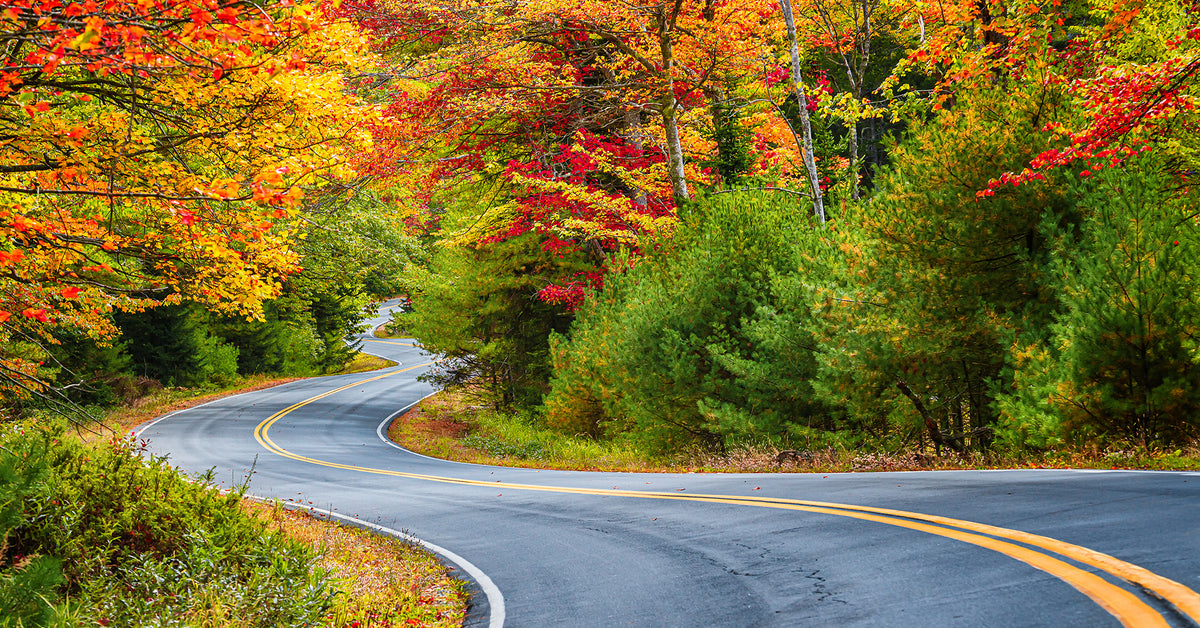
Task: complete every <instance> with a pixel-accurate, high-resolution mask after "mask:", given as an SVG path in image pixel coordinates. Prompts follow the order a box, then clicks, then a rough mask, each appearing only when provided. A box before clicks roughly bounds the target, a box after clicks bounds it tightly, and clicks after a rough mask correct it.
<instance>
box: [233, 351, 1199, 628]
mask: <svg viewBox="0 0 1200 628" xmlns="http://www.w3.org/2000/svg"><path fill="white" fill-rule="evenodd" d="M430 364H433V362H427V363H424V364H418V365H415V366H410V367H408V368H404V369H400V370H396V371H391V372H388V373H385V374H383V375H378V376H375V377H371V378H368V379H364V380H359V381H357V382H353V383H350V384H347V385H345V386H341V387H339V388H335V389H333V390H330V391H327V392H325V393H322V394H320V395H316V396H314V397H311V398H309V399H305V400H303V401H300V402H297V403H294V404H292V405H290V406H288V407H287V408H284V409H283V410H280V411H278V412H276V413H275V414H272V415H271V416H269V417H267V418H266V419H264V420H263V421H261V422H260V423H259V424H258V425H257V426H256V427H255V429H254V438H255V439H256V440H257V441H258V442H259V444H261V445H262V446H263V447H265V448H266V449H267V450H268V451H271V452H272V453H275V454H277V455H280V456H283V457H285V458H289V459H292V460H296V461H299V462H305V463H309V464H314V465H320V466H325V467H331V468H337V469H343V470H349V471H356V472H362V473H371V474H375V475H387V476H392V477H401V478H407V479H415V480H423V481H429V482H439V483H445V484H458V485H465V486H480V487H488V488H489V489H494V488H504V489H510V490H523V491H536V492H549V493H565V494H576V495H599V496H611V497H634V498H639V499H659V500H676V501H702V502H711V503H725V504H732V505H741V506H751V507H758V508H777V509H786V510H797V511H805V512H813V513H819V514H827V515H834V516H840V517H848V518H853V519H859V520H864V521H873V522H877V523H883V524H887V525H893V526H897V527H902V528H908V529H911V530H916V531H920V532H925V533H928V534H933V535H937V536H942V537H945V538H950V539H954V540H957V541H960V542H964V543H968V544H972V545H976V546H978V547H982V548H985V549H990V550H992V551H996V552H999V553H1001V554H1004V555H1006V556H1009V557H1010V558H1013V559H1016V560H1019V561H1021V562H1024V563H1026V564H1028V565H1030V566H1032V567H1034V568H1036V569H1038V570H1041V571H1044V572H1046V573H1049V574H1050V575H1053V576H1055V577H1056V578H1059V579H1060V580H1063V581H1064V582H1066V583H1067V584H1070V585H1071V586H1072V587H1074V588H1075V589H1076V590H1078V591H1080V592H1081V593H1083V594H1084V595H1086V596H1088V597H1089V598H1091V599H1092V601H1094V602H1095V603H1096V604H1098V605H1099V606H1100V607H1101V608H1103V609H1104V610H1106V611H1108V612H1109V613H1110V614H1112V615H1113V616H1114V617H1116V618H1117V619H1118V620H1119V621H1120V622H1121V623H1122V624H1123V625H1125V626H1167V625H1168V624H1167V622H1166V620H1165V619H1164V618H1163V616H1162V615H1161V614H1160V613H1158V612H1157V611H1155V610H1154V609H1153V608H1152V607H1150V606H1149V605H1148V604H1146V603H1145V602H1143V601H1141V600H1140V599H1138V597H1137V596H1136V595H1134V594H1133V593H1131V592H1129V591H1127V590H1125V589H1123V588H1121V587H1119V586H1117V585H1115V584H1112V583H1111V582H1109V581H1107V580H1105V579H1104V578H1102V577H1100V576H1098V575H1096V574H1094V573H1091V572H1088V571H1085V570H1083V569H1080V568H1078V567H1075V566H1073V565H1071V564H1069V563H1066V562H1064V561H1062V560H1060V559H1058V558H1055V557H1054V556H1051V555H1049V554H1045V553H1042V552H1039V551H1036V550H1033V549H1030V548H1029V547H1025V546H1023V545H1017V544H1015V543H1010V542H1008V541H1005V540H1000V539H1001V538H1003V539H1008V540H1009V541H1017V542H1020V543H1024V544H1026V545H1031V546H1034V547H1038V548H1041V549H1044V550H1047V551H1049V552H1053V553H1055V554H1059V555H1060V556H1063V557H1066V558H1070V559H1072V560H1076V561H1078V562H1080V563H1083V564H1086V565H1089V566H1092V567H1095V568H1097V569H1100V570H1102V571H1104V572H1106V573H1108V574H1110V575H1113V576H1116V577H1117V578H1119V579H1121V580H1123V581H1125V582H1127V583H1130V584H1133V585H1135V586H1138V587H1142V588H1144V589H1147V590H1149V591H1151V592H1152V593H1153V594H1155V595H1156V596H1158V597H1159V598H1161V599H1163V600H1165V601H1167V602H1169V603H1170V604H1172V605H1173V606H1174V607H1175V608H1176V609H1177V610H1179V611H1180V612H1181V613H1183V614H1184V615H1186V616H1187V617H1189V618H1190V619H1191V620H1192V621H1195V622H1197V623H1200V594H1197V593H1196V592H1195V591H1193V590H1191V589H1190V588H1188V587H1186V586H1184V585H1182V584H1180V583H1178V582H1175V581H1173V580H1170V579H1168V578H1164V577H1162V576H1159V575H1158V574H1155V573H1153V572H1151V571H1149V570H1148V569H1145V568H1143V567H1140V566H1137V565H1134V564H1132V563H1128V562H1126V561H1122V560H1120V559H1118V558H1116V557H1113V556H1110V555H1108V554H1104V553H1101V552H1097V551H1095V550H1092V549H1089V548H1086V547H1082V546H1078V545H1074V544H1071V543H1066V542H1064V541H1059V540H1057V539H1052V538H1050V537H1045V536H1040V535H1036V534H1032V533H1027V532H1022V531H1019V530H1012V529H1009V528H1001V527H998V526H992V525H988V524H982V523H976V522H973V521H965V520H960V519H953V518H949V517H941V516H938V515H926V514H923V513H915V512H908V511H903V510H895V509H888V508H873V507H870V506H856V505H851V504H838V503H833V502H821V501H808V500H794V499H786V498H769V497H749V496H740V495H710V494H690V495H689V494H679V493H660V492H656V491H629V490H617V489H584V488H575V487H564V486H544V485H536V484H518V483H509V482H487V481H482V480H469V479H465V478H454V477H447V476H436V475H428V474H421V473H409V472H405V471H394V470H390V469H376V468H372V467H363V466H359V465H348V464H342V463H337V462H332V461H328V460H320V459H316V458H311V457H308V456H303V455H300V454H296V453H293V452H291V451H288V450H286V449H284V448H283V447H280V446H279V445H278V444H276V443H275V442H274V441H273V440H272V439H271V437H270V435H269V431H270V428H271V427H272V426H273V425H274V424H275V423H276V422H277V421H279V420H280V419H282V418H283V417H284V416H286V415H287V414H289V413H291V412H293V411H295V410H297V409H299V408H301V407H303V406H305V405H308V404H309V403H312V402H314V401H317V400H319V399H323V398H325V397H328V396H330V395H333V394H336V393H338V392H341V391H343V390H347V389H349V388H353V387H355V386H358V385H361V384H365V383H368V382H373V381H377V380H380V379H384V378H387V377H391V376H394V375H398V374H400V373H404V372H407V371H411V370H414V369H418V368H422V367H425V366H429V365H430ZM944 526H945V527H944ZM994 537H1000V538H994Z"/></svg>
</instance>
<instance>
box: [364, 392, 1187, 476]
mask: <svg viewBox="0 0 1200 628" xmlns="http://www.w3.org/2000/svg"><path fill="white" fill-rule="evenodd" d="M477 402H478V400H477V399H475V398H472V397H470V396H469V395H467V394H465V393H464V392H462V391H457V392H455V391H447V392H441V393H438V394H436V395H434V396H432V397H430V398H428V399H426V400H424V401H422V402H421V403H420V404H418V405H417V406H416V407H414V408H413V409H412V410H409V411H408V412H407V413H405V414H404V415H402V416H399V417H397V418H396V419H395V421H393V423H392V425H391V426H390V427H389V429H388V437H389V438H391V439H392V440H393V441H395V442H396V443H399V444H400V445H402V446H404V447H405V448H408V449H411V450H412V451H415V452H417V453H421V454H424V455H426V456H432V457H435V458H442V459H445V460H454V461H458V462H470V463H474V464H486V465H496V466H509V467H530V468H540V469H563V470H573V471H629V472H648V473H655V472H670V473H848V472H867V471H932V470H947V469H1141V470H1154V471H1196V470H1200V442H1192V443H1191V444H1189V445H1186V446H1182V447H1179V448H1176V449H1161V448H1145V447H1142V446H1139V445H1137V444H1134V443H1124V444H1114V445H1110V446H1109V447H1107V448H1104V449H1101V448H1099V447H1095V448H1074V447H1063V448H1056V449H1046V450H1040V451H1039V450H1032V449H1028V448H1017V449H1010V450H1007V451H997V450H993V451H989V452H984V453H981V452H967V453H966V454H965V455H958V454H955V453H953V452H946V453H945V454H944V455H942V456H937V455H935V454H934V453H933V452H932V451H925V452H921V451H917V450H915V449H912V448H908V449H902V450H900V451H886V450H881V449H877V448H874V447H871V446H869V445H866V446H859V447H857V448H854V447H847V446H845V445H842V446H838V445H825V446H817V447H814V446H813V444H812V443H805V442H802V441H801V442H796V441H784V440H774V441H770V440H765V439H764V440H759V441H756V442H751V441H745V442H739V443H738V444H736V445H734V446H732V447H730V448H729V449H727V450H726V451H724V452H713V451H709V450H706V449H704V448H692V449H687V450H683V451H679V452H675V453H673V454H662V453H657V454H656V453H654V452H652V451H651V450H649V449H646V448H644V447H640V446H639V445H638V444H637V443H636V442H634V441H633V440H632V439H596V438H592V437H589V436H586V435H583V434H576V435H568V434H564V433H562V432H561V431H559V430H554V429H549V428H546V427H544V426H539V424H538V421H537V418H536V415H533V414H531V413H528V412H525V413H514V412H512V411H504V410H496V409H494V408H492V407H490V406H488V405H486V404H484V405H480V404H478V403H477Z"/></svg>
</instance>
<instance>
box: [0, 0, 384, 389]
mask: <svg viewBox="0 0 1200 628" xmlns="http://www.w3.org/2000/svg"><path fill="white" fill-rule="evenodd" d="M0 40H2V41H3V43H4V45H3V47H0V50H3V53H2V54H3V58H2V59H0V65H2V67H0V96H3V97H4V101H3V103H2V104H0V139H2V140H3V141H0V284H2V285H3V289H2V290H0V338H2V339H3V346H4V347H5V349H4V352H3V353H4V355H3V356H2V357H3V360H2V362H0V371H2V375H0V377H2V379H3V388H4V390H5V396H6V398H8V396H9V395H18V396H19V395H29V394H42V393H44V392H45V390H46V382H45V381H44V380H43V379H42V378H41V376H40V375H39V371H38V365H37V362H38V360H40V359H42V357H41V356H43V355H44V351H43V350H42V348H41V347H42V346H43V345H45V344H47V343H53V342H54V340H53V336H52V334H51V330H52V329H53V328H54V327H59V326H71V327H76V328H78V329H81V330H85V331H86V332H87V333H88V334H90V335H92V336H93V337H95V338H100V339H103V338H108V337H111V336H112V335H113V333H115V328H114V327H113V325H112V323H111V321H110V320H109V318H108V316H107V314H108V313H109V312H112V311H114V310H128V311H136V310H139V309H143V308H146V307H151V306H153V305H156V304H158V303H163V302H168V303H169V302H178V301H179V300H181V299H190V300H194V301H197V302H200V303H203V304H204V305H206V306H208V307H211V308H214V309H217V310H219V311H223V312H228V313H238V314H240V315H243V316H245V315H248V316H252V317H253V316H256V315H257V314H258V312H259V311H260V310H261V307H262V303H263V301H264V300H265V299H269V298H272V297H274V296H275V295H277V294H278V293H279V289H280V281H279V277H280V276H281V275H283V274H286V273H289V272H294V271H296V270H297V269H298V268H299V266H298V263H297V254H296V253H295V246H294V245H295V242H297V240H298V238H300V237H302V229H301V228H300V227H301V225H300V223H299V222H298V221H299V213H300V210H301V201H302V199H303V196H304V190H305V189H306V188H312V187H316V186H319V185H322V182H324V181H328V180H336V179H339V178H344V177H346V176H348V175H349V174H350V173H349V170H348V168H347V167H346V164H347V162H348V161H349V159H348V155H349V154H351V153H352V152H354V150H355V149H356V148H355V147H357V149H358V150H361V148H362V147H363V146H365V145H366V142H368V141H369V137H368V136H366V135H365V134H364V133H363V132H361V131H359V130H356V124H357V122H359V121H361V120H364V119H370V118H371V117H372V115H373V114H372V113H371V111H370V110H369V109H367V108H365V107H364V106H363V105H361V104H360V103H358V102H356V101H355V100H354V99H352V98H349V97H347V95H346V94H345V93H344V91H343V83H342V80H341V74H340V72H339V68H343V67H346V66H347V65H350V64H355V63H358V59H357V57H358V56H360V55H361V54H362V53H363V52H364V51H363V49H362V47H361V43H362V42H361V40H360V39H359V38H358V36H357V35H356V34H355V32H354V31H353V30H352V29H351V28H350V27H349V26H348V25H346V24H340V23H332V22H330V21H329V20H327V19H326V18H325V17H324V16H323V15H322V14H321V13H320V12H319V11H317V10H316V9H315V8H313V7H308V6H294V5H291V4H289V3H286V2H284V3H278V4H270V5H263V6H259V5H256V4H252V3H248V2H240V1H230V2H218V3H200V2H190V1H187V0H177V1H172V2H167V3H162V4H159V5H153V6H152V5H145V4H137V3H130V2H110V3H107V4H104V5H96V4H94V3H82V2H68V3H65V4H63V3H58V2H54V3H49V4H47V3H34V2H25V1H18V2H15V3H10V4H9V5H7V7H6V8H5V9H4V10H3V12H2V13H0Z"/></svg>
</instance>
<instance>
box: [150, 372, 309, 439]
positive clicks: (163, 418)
mask: <svg viewBox="0 0 1200 628" xmlns="http://www.w3.org/2000/svg"><path fill="white" fill-rule="evenodd" d="M287 383H289V384H290V383H291V382H287ZM279 385H280V386H283V385H284V384H279ZM272 388H274V387H272ZM246 392H258V391H255V390H247V391H246ZM241 394H244V393H238V394H237V395H226V396H224V397H217V398H216V399H212V400H210V401H205V402H204V403H198V404H196V405H194V406H189V407H187V408H182V409H179V410H176V411H174V412H171V413H169V414H164V415H162V416H160V417H158V418H157V419H154V420H153V421H150V422H149V423H146V424H145V425H143V426H141V427H140V428H138V429H136V430H132V431H131V432H130V433H131V434H133V437H134V438H141V437H142V432H145V431H146V430H148V429H150V428H152V427H154V426H155V425H156V424H158V423H159V422H160V421H166V420H167V419H169V418H171V417H173V416H175V415H177V414H182V413H184V412H187V411H188V410H195V409H196V408H203V407H204V406H207V405H208V404H210V403H216V402H218V401H222V400H225V399H228V398H230V397H236V396H238V395H241Z"/></svg>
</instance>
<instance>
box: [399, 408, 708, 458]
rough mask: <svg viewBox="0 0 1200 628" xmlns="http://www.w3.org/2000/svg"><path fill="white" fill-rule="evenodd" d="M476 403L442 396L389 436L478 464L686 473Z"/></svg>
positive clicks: (430, 453)
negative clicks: (524, 421) (494, 411)
mask: <svg viewBox="0 0 1200 628" xmlns="http://www.w3.org/2000/svg"><path fill="white" fill-rule="evenodd" d="M477 403H478V401H477V400H476V399H474V398H473V397H472V396H471V395H469V394H466V393H463V392H455V391H442V392H439V393H437V394H436V395H434V396H432V397H430V398H428V399H426V400H424V401H422V402H421V403H420V404H418V405H417V406H416V407H414V408H413V409H412V410H409V411H408V412H406V413H405V414H403V415H402V416H399V417H396V419H395V420H394V421H392V424H391V425H390V426H389V427H388V437H389V438H391V439H392V440H393V441H395V442H397V443H399V444H400V445H402V446H403V447H406V448H408V449H410V450H412V451H415V452H418V453H421V454H424V455H426V456H433V457H435V458H442V459H446V460H456V461H459V462H471V463H475V464H490V465H501V466H510V467H527V468H539V469H562V470H569V471H627V472H668V471H686V470H687V469H686V468H685V467H680V466H678V465H672V464H669V463H665V462H663V461H659V460H654V459H652V458H650V457H649V456H646V455H644V454H641V453H639V452H638V451H637V450H635V449H633V448H631V447H628V446H622V445H619V444H615V443H605V442H597V441H594V440H591V439H586V438H580V437H569V436H563V435H559V434H554V433H552V432H549V431H547V430H540V429H537V428H533V427H530V426H527V425H522V424H520V423H519V422H517V421H514V420H508V419H505V417H503V416H502V415H496V414H494V413H491V412H490V411H488V409H487V408H486V407H485V406H480V405H475V404H477Z"/></svg>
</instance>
